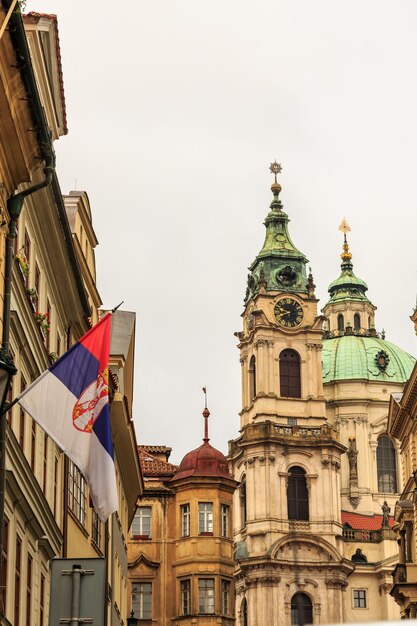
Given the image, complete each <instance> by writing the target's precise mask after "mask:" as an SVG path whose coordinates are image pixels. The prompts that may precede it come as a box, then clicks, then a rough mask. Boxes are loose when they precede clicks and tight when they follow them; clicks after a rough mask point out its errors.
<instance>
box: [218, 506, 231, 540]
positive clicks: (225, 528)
mask: <svg viewBox="0 0 417 626" xmlns="http://www.w3.org/2000/svg"><path fill="white" fill-rule="evenodd" d="M229 510H230V509H229V507H228V506H227V504H222V505H221V507H220V534H221V536H222V537H228V536H229Z"/></svg>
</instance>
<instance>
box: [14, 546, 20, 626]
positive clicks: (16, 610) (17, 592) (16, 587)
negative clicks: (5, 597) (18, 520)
mask: <svg viewBox="0 0 417 626" xmlns="http://www.w3.org/2000/svg"><path fill="white" fill-rule="evenodd" d="M21 567H22V541H21V539H20V538H19V537H16V565H15V572H14V624H15V626H19V623H20V621H19V618H20V573H21V572H20V570H21Z"/></svg>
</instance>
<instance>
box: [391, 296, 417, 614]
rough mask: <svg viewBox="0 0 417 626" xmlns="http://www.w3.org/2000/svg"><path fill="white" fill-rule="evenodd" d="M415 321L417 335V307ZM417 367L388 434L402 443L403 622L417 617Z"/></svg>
mask: <svg viewBox="0 0 417 626" xmlns="http://www.w3.org/2000/svg"><path fill="white" fill-rule="evenodd" d="M411 320H412V322H413V323H414V326H415V330H416V334H417V307H416V308H415V309H414V312H413V315H412V316H411ZM416 420H417V365H415V367H414V369H413V371H412V373H411V375H410V378H409V380H408V381H407V384H406V386H405V388H404V392H403V393H402V394H401V393H397V394H393V395H392V396H391V402H390V411H389V422H388V432H389V433H390V435H391V436H393V437H396V438H397V439H398V440H399V441H400V445H401V448H400V451H401V460H402V463H401V470H402V472H401V473H402V484H403V491H402V494H401V497H400V499H399V501H398V502H397V503H396V506H395V521H396V527H395V530H396V532H397V535H398V547H399V554H398V564H397V566H396V568H395V571H394V580H393V586H392V589H391V595H392V597H393V598H394V600H395V602H396V603H397V604H398V605H399V608H400V611H401V617H402V618H403V619H409V618H416V617H417V565H416V563H417V533H416V523H417V509H416V505H417V497H416V496H417V428H416Z"/></svg>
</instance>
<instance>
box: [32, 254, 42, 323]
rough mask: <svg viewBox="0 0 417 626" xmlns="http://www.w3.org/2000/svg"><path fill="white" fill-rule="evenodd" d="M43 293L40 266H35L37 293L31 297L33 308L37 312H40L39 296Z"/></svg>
mask: <svg viewBox="0 0 417 626" xmlns="http://www.w3.org/2000/svg"><path fill="white" fill-rule="evenodd" d="M40 292H41V271H40V269H39V266H38V264H37V263H36V265H35V293H34V295H33V296H32V297H31V302H32V306H33V308H34V309H35V311H39V294H40Z"/></svg>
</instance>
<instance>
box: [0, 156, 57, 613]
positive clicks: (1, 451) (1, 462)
mask: <svg viewBox="0 0 417 626" xmlns="http://www.w3.org/2000/svg"><path fill="white" fill-rule="evenodd" d="M54 166H55V162H54V160H53V159H51V160H50V162H49V163H48V164H47V165H46V167H45V170H44V171H45V179H44V180H42V181H41V182H39V183H36V185H32V187H28V188H27V189H24V190H23V191H19V192H18V193H16V194H14V195H13V196H10V197H9V198H8V200H7V209H8V211H9V215H10V223H9V232H8V234H7V237H6V262H5V268H4V301H3V338H2V344H3V345H2V348H1V351H2V353H4V354H5V356H6V357H7V358H8V359H9V361H10V363H11V364H12V365H13V362H12V360H11V359H10V357H9V336H10V308H11V295H12V274H13V257H14V252H13V247H14V246H13V242H14V239H15V237H16V226H17V220H18V219H19V215H20V212H21V210H22V206H23V202H24V200H25V198H26V197H27V196H30V195H31V194H32V193H35V192H36V191H39V189H43V188H44V187H47V185H49V183H50V182H51V180H52V175H53V172H54ZM13 367H14V365H13ZM14 369H15V368H14ZM15 373H16V370H15ZM6 433H7V420H6V414H5V413H4V406H1V407H0V554H2V551H3V528H4V507H5V495H6ZM0 581H3V562H2V559H0ZM2 584H3V583H2V582H0V585H2ZM0 614H1V616H2V617H3V615H4V606H1V607H0Z"/></svg>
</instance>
